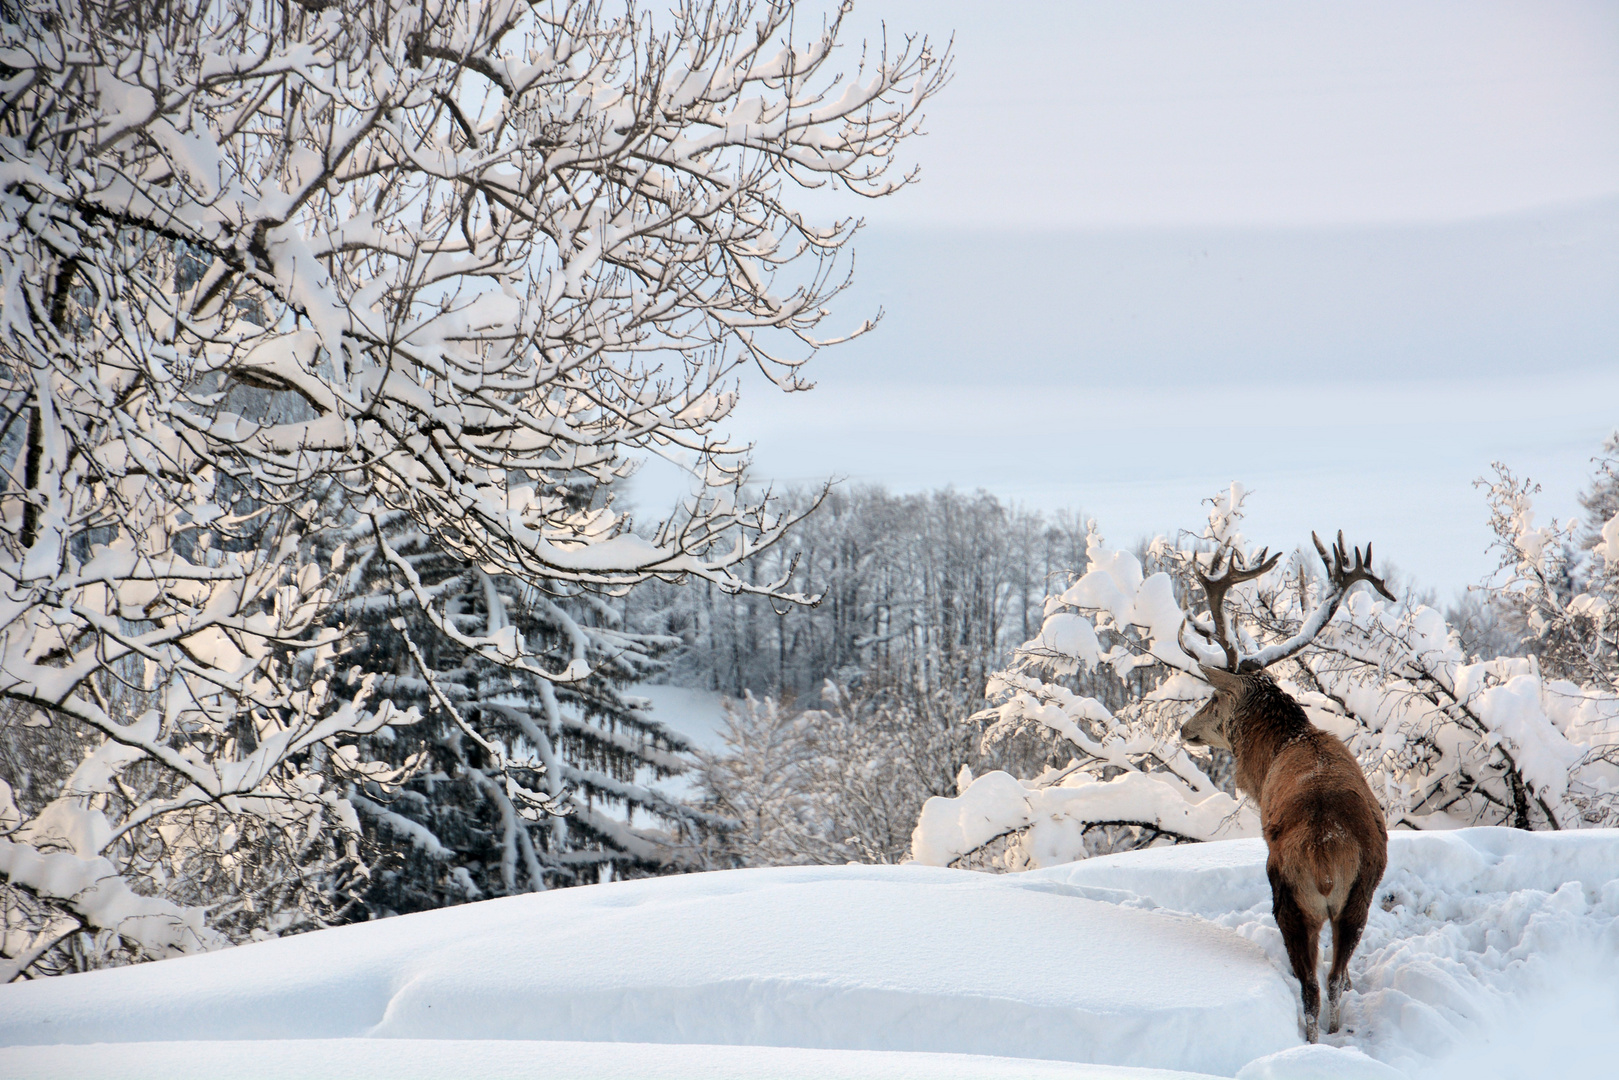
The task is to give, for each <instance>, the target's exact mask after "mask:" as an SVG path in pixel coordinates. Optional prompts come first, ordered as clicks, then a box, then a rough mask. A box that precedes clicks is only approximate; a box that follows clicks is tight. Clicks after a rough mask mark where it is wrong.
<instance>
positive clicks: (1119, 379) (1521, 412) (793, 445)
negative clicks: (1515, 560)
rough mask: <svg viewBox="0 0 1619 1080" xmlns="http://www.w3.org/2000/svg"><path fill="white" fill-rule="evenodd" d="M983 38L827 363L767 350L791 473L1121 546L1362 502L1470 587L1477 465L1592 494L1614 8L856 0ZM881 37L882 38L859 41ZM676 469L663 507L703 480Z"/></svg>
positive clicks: (1605, 279) (1478, 503)
mask: <svg viewBox="0 0 1619 1080" xmlns="http://www.w3.org/2000/svg"><path fill="white" fill-rule="evenodd" d="M883 24H886V25H887V27H888V29H889V32H890V34H891V35H892V34H893V33H895V32H896V30H897V29H900V28H918V29H922V30H925V31H927V32H928V33H929V34H930V35H931V36H933V37H934V38H935V39H936V40H940V41H942V40H943V39H944V38H947V37H949V36H950V34H951V33H952V32H953V33H954V34H955V45H954V50H953V51H954V54H955V57H956V61H955V65H956V72H957V74H956V77H955V80H954V81H953V82H952V84H951V85H950V86H948V87H947V88H946V89H945V90H944V92H943V93H942V94H941V95H940V96H939V98H938V99H936V100H935V102H933V103H932V104H931V106H930V108H929V110H928V122H927V125H926V128H927V132H928V134H927V136H926V137H925V138H923V139H920V140H917V141H916V142H915V143H914V144H912V145H911V146H910V147H908V148H907V151H906V152H907V153H908V154H910V155H912V156H913V160H914V161H915V162H917V163H919V164H920V166H921V169H922V179H921V181H920V183H919V184H918V185H917V186H916V187H915V188H914V189H911V190H907V191H904V192H902V193H900V194H899V195H898V196H896V197H894V198H892V199H889V200H884V201H881V202H877V203H871V202H866V201H863V200H855V199H852V198H851V197H845V198H844V199H842V200H835V199H829V198H827V197H825V196H822V195H813V196H810V197H808V198H806V199H805V200H803V201H804V203H805V204H806V205H807V206H808V207H810V208H814V209H817V210H824V212H826V213H827V214H828V215H832V214H838V213H856V214H862V215H864V216H865V218H866V220H867V222H868V228H867V230H866V231H865V232H864V233H863V234H862V235H861V236H860V237H859V238H858V239H857V241H856V250H857V253H858V261H857V265H856V283H857V284H856V288H855V289H854V290H852V292H851V293H850V294H848V295H846V296H844V297H842V298H840V301H839V302H838V304H837V305H836V306H835V308H834V312H835V317H834V319H833V320H832V321H831V325H829V326H828V328H827V329H828V331H837V330H842V329H845V328H847V327H848V326H849V325H851V324H855V323H858V321H859V320H860V319H861V318H864V317H866V316H867V315H869V314H871V313H873V312H874V311H875V310H876V309H877V308H878V307H881V308H882V309H884V311H885V312H886V315H885V318H884V321H883V322H882V324H881V325H880V326H879V327H878V328H877V330H876V331H875V332H873V333H872V334H870V335H868V336H867V337H865V338H862V339H861V340H860V341H858V342H856V343H854V344H851V345H849V346H846V347H840V348H837V349H829V350H826V351H824V352H823V353H822V354H821V355H819V356H818V357H816V358H815V360H814V361H813V362H812V364H811V365H810V368H809V370H808V375H809V377H810V378H812V379H815V380H817V381H818V384H819V385H818V386H817V388H816V389H815V390H813V391H811V392H809V393H805V394H794V395H790V396H784V395H782V394H780V393H778V392H776V391H774V390H773V389H770V388H768V387H766V386H765V385H763V383H762V381H760V380H745V381H744V384H743V400H742V403H741V406H740V408H739V411H738V415H737V417H736V419H735V422H734V423H733V425H732V429H731V430H732V431H733V433H734V434H735V435H736V436H737V437H738V438H741V439H745V440H751V441H753V442H754V443H755V445H756V451H755V459H756V470H755V474H756V476H757V477H758V478H759V479H761V480H776V481H788V482H811V481H814V480H816V479H818V478H823V477H826V476H831V475H836V476H840V477H846V478H849V479H850V480H851V481H853V482H859V481H873V482H881V483H886V484H888V485H889V486H890V487H892V488H895V489H897V490H922V489H928V488H934V487H942V486H945V485H947V484H953V485H955V486H956V487H958V488H962V489H967V490H971V489H973V488H977V487H984V488H986V489H988V490H990V491H992V492H994V493H995V494H997V495H1000V496H1001V497H1002V498H1003V499H1006V500H1016V501H1019V502H1022V503H1024V504H1026V505H1030V506H1033V507H1036V508H1043V509H1055V508H1058V507H1073V508H1079V509H1083V510H1084V511H1085V512H1086V513H1088V514H1092V515H1094V516H1096V517H1097V518H1098V520H1099V522H1100V524H1101V526H1102V528H1103V531H1104V532H1105V533H1106V534H1107V535H1108V536H1109V537H1110V538H1112V539H1115V540H1117V541H1119V542H1121V543H1129V542H1131V541H1133V540H1135V539H1136V538H1138V537H1139V536H1142V535H1147V534H1150V533H1154V532H1159V531H1173V530H1175V529H1178V528H1193V529H1195V528H1197V527H1198V526H1199V524H1200V523H1201V521H1202V519H1203V516H1204V510H1203V508H1202V507H1200V506H1199V505H1198V502H1199V499H1201V498H1202V497H1204V496H1206V495H1208V494H1212V493H1213V491H1214V490H1216V489H1217V488H1221V487H1224V486H1226V485H1228V484H1229V483H1230V482H1231V481H1232V480H1240V481H1242V482H1243V483H1244V484H1245V485H1246V486H1248V487H1249V488H1251V489H1253V490H1254V495H1253V497H1252V501H1251V504H1250V507H1251V517H1250V527H1249V529H1248V533H1249V535H1250V536H1252V537H1253V538H1255V539H1256V540H1258V541H1260V542H1262V543H1268V544H1270V545H1271V546H1272V547H1273V548H1274V547H1285V548H1291V547H1293V546H1295V545H1297V544H1300V543H1308V539H1309V531H1310V530H1311V529H1317V530H1321V531H1323V532H1325V531H1327V530H1335V529H1337V528H1339V527H1343V528H1345V529H1347V530H1349V532H1350V533H1351V534H1352V537H1353V538H1355V539H1358V540H1360V541H1361V542H1364V541H1365V540H1375V541H1376V542H1377V547H1378V551H1379V554H1380V555H1386V556H1387V557H1389V558H1391V559H1393V560H1394V561H1395V562H1396V563H1397V564H1399V565H1400V566H1401V567H1402V568H1403V569H1405V570H1406V571H1407V572H1409V573H1411V574H1413V575H1415V576H1416V578H1417V579H1418V580H1420V581H1422V582H1424V583H1427V584H1430V585H1432V586H1434V587H1436V588H1438V589H1439V590H1440V592H1441V594H1442V595H1443V596H1445V597H1447V598H1448V596H1449V595H1450V594H1451V593H1452V592H1453V591H1454V590H1456V589H1458V588H1460V587H1463V586H1465V585H1466V584H1468V583H1470V582H1474V581H1477V580H1478V579H1479V578H1480V577H1481V576H1482V575H1483V574H1484V573H1485V572H1487V571H1488V570H1489V569H1490V568H1491V567H1492V566H1493V565H1494V560H1493V559H1492V558H1490V557H1489V556H1487V555H1486V554H1485V551H1484V548H1485V546H1486V544H1487V542H1488V539H1489V537H1488V532H1487V529H1486V522H1487V513H1486V509H1485V506H1484V503H1483V501H1482V498H1481V496H1480V495H1479V494H1478V493H1477V492H1475V491H1474V490H1473V488H1472V486H1471V481H1472V480H1473V479H1474V478H1476V477H1478V476H1480V475H1482V474H1484V473H1486V472H1487V471H1488V470H1489V468H1490V464H1491V462H1492V461H1493V460H1497V459H1500V460H1504V461H1506V462H1507V463H1508V464H1510V465H1512V466H1513V467H1515V468H1516V469H1518V470H1519V471H1521V472H1526V473H1529V474H1531V475H1534V476H1535V477H1536V478H1537V479H1540V480H1542V481H1543V482H1544V483H1545V484H1546V488H1547V491H1546V495H1545V499H1544V507H1545V511H1546V512H1548V513H1556V514H1557V515H1559V516H1562V515H1565V514H1568V513H1571V512H1573V511H1574V510H1575V509H1576V506H1575V501H1574V495H1575V493H1576V491H1578V490H1579V488H1580V487H1581V485H1582V484H1583V483H1584V480H1585V477H1586V476H1587V475H1588V474H1589V471H1590V465H1589V461H1590V458H1591V456H1592V455H1593V454H1594V453H1596V452H1597V450H1598V449H1599V447H1600V443H1601V440H1602V438H1603V437H1604V436H1605V435H1606V434H1607V433H1608V432H1610V431H1612V430H1614V429H1615V428H1619V3H1602V4H1594V3H1580V4H1566V3H1552V2H1544V0H1537V2H1533V3H1519V4H1501V3H1490V2H1479V0H1470V2H1467V3H1410V2H1402V3H1382V2H1359V3H1356V4H1339V3H1331V4H1328V3H1299V2H1296V0H1288V2H1263V3H1255V2H1222V3H1214V2H1195V3H1194V2H1185V0H1167V2H1165V0H1158V2H1153V3H997V4H984V3H952V2H942V0H929V2H920V0H887V2H882V0H877V2H866V3H859V4H857V7H856V12H855V15H854V17H853V23H852V28H853V30H854V35H853V36H854V37H856V38H858V37H860V36H862V35H866V36H875V35H876V34H877V33H879V32H880V27H881V26H882V25H883ZM851 53H853V50H851ZM672 483H674V474H673V473H672V471H671V470H667V469H660V468H656V467H654V468H649V469H648V470H647V471H646V474H645V475H644V476H643V477H642V478H641V479H640V480H639V481H638V488H637V491H636V496H637V498H638V500H640V501H641V502H642V503H643V505H644V510H643V513H647V512H651V511H652V510H653V509H654V507H655V506H656V505H657V504H658V503H659V502H666V501H667V495H668V493H669V492H670V491H671V490H672V489H671V484H672Z"/></svg>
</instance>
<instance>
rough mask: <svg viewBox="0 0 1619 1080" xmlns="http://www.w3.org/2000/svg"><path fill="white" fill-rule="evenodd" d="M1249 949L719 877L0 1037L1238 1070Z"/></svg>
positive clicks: (1022, 911) (391, 935) (194, 967)
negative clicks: (997, 1060) (597, 1047)
mask: <svg viewBox="0 0 1619 1080" xmlns="http://www.w3.org/2000/svg"><path fill="white" fill-rule="evenodd" d="M1295 1011H1296V1010H1295V1008H1294V1005H1293V1003H1292V1000H1291V997H1290V994H1289V992H1288V989H1287V987H1286V986H1285V984H1284V983H1283V982H1282V981H1281V979H1280V978H1278V976H1277V973H1276V971H1275V969H1274V967H1273V966H1272V964H1271V963H1270V961H1269V960H1268V959H1267V958H1266V956H1265V954H1264V952H1263V950H1262V949H1260V948H1259V947H1258V946H1256V945H1254V944H1253V943H1251V942H1248V941H1244V940H1242V938H1241V937H1239V936H1238V935H1235V934H1231V933H1229V932H1226V931H1223V930H1221V929H1219V928H1218V927H1215V926H1213V925H1211V924H1210V923H1208V922H1207V921H1204V920H1200V919H1194V918H1189V917H1186V916H1176V915H1166V914H1162V913H1159V912H1153V911H1144V910H1138V909H1132V908H1128V907H1122V906H1120V905H1117V904H1113V903H1109V902H1106V901H1098V900H1091V899H1086V898H1083V897H1080V896H1076V895H1075V894H1074V891H1073V890H1071V889H1068V888H1066V887H1064V886H1062V885H1059V884H1056V883H1053V882H1049V881H1042V880H1039V879H1035V878H1032V877H1011V876H1004V877H998V876H991V875H986V874H978V873H973V872H969V871H962V870H947V869H940V868H935V867H921V866H897V867H896V866H840V867H795V868H784V869H770V870H733V871H723V872H717V873H709V874H694V875H689V876H684V877H672V878H661V879H651V880H639V881H629V882H621V883H616V884H609V885H598V886H586V887H581V888H574V889H565V890H558V891H555V892H551V893H546V894H539V895H528V896H521V897H512V898H506V899H500V900H491V901H486V902H483V903H478V904H469V905H466V906H463V907H459V908H451V909H445V910H439V911H433V912H426V913H421V914H416V915H406V916H401V917H398V918H394V919H387V920H383V921H380V922H375V923H368V924H363V925H359V926H351V927H343V928H341V929H335V930H326V931H321V932H317V933H313V934H308V935H304V936H302V937H293V938H287V939H283V940H279V941H274V942H266V943H261V944H255V945H244V946H241V947H239V948H235V949H230V950H226V951H222V952H215V953H207V954H202V955H198V956H190V957H184V958H181V959H180V960H178V961H176V962H167V961H164V962H158V963H153V964H147V965H142V966H139V967H132V968H122V969H116V970H110V971H98V972H93V973H90V974H86V975H75V976H68V977H65V978H61V979H56V980H42V981H38V982H33V983H26V984H22V985H14V986H8V987H6V988H5V989H4V990H3V991H0V1045H7V1044H29V1043H45V1042H50V1043H92V1042H109V1043H118V1042H136V1041H146V1040H184V1039H245V1040H258V1039H289V1038H317V1039H339V1038H413V1039H423V1038H436V1039H488V1038H502V1039H567V1040H577V1041H592V1042H594V1041H603V1042H651V1043H715V1044H732V1045H761V1046H797V1047H808V1048H826V1049H849V1050H902V1051H942V1052H952V1053H974V1054H991V1055H1009V1056H1016V1057H1033V1058H1051V1059H1058V1060H1068V1061H1079V1062H1095V1063H1100V1064H1114V1065H1137V1066H1153V1067H1161V1068H1181V1069H1187V1068H1190V1067H1191V1063H1193V1062H1200V1063H1206V1064H1208V1065H1212V1066H1214V1068H1213V1069H1212V1070H1204V1071H1214V1072H1217V1073H1224V1074H1226V1075H1230V1074H1231V1073H1234V1072H1235V1071H1236V1070H1237V1068H1239V1067H1240V1066H1241V1065H1243V1064H1244V1063H1245V1062H1247V1061H1249V1060H1251V1059H1252V1058H1255V1057H1258V1056H1260V1055H1262V1054H1266V1053H1270V1052H1272V1051H1276V1050H1280V1049H1283V1048H1285V1047H1287V1046H1289V1045H1291V1044H1292V1043H1293V1042H1295V1041H1296V1040H1297V1035H1296V1031H1295V1028H1296V1022H1295V1018H1294V1013H1295Z"/></svg>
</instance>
